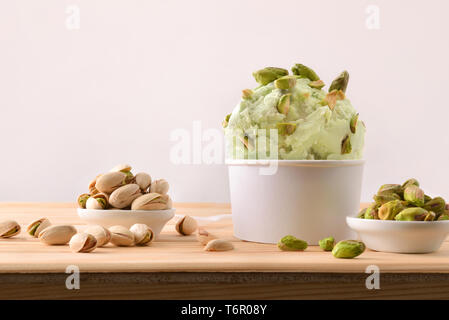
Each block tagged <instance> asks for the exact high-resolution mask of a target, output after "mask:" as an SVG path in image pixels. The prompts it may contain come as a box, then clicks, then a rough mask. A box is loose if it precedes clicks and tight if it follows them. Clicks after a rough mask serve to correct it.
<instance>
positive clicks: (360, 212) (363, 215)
mask: <svg viewBox="0 0 449 320" xmlns="http://www.w3.org/2000/svg"><path fill="white" fill-rule="evenodd" d="M366 210H368V208H363V209H362V210H360V211H359V213H358V214H357V218H360V219H365V213H366Z"/></svg>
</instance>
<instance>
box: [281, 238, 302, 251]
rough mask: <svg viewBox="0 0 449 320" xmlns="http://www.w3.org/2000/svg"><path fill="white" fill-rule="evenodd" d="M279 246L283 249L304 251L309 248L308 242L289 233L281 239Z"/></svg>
mask: <svg viewBox="0 0 449 320" xmlns="http://www.w3.org/2000/svg"><path fill="white" fill-rule="evenodd" d="M278 248H279V249H281V250H283V251H303V250H306V249H307V242H306V241H304V240H301V239H297V238H295V237H294V236H291V235H288V236H285V237H283V238H282V239H281V240H279V242H278Z"/></svg>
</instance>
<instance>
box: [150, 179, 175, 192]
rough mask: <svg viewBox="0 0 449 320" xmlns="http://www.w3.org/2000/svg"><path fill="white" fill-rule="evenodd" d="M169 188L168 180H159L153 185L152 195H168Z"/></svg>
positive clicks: (151, 187) (151, 188)
mask: <svg viewBox="0 0 449 320" xmlns="http://www.w3.org/2000/svg"><path fill="white" fill-rule="evenodd" d="M169 187H170V186H169V185H168V182H167V181H166V180H164V179H159V180H156V181H154V182H153V183H151V186H150V193H159V194H167V192H168V189H169Z"/></svg>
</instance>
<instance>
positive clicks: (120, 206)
mask: <svg viewBox="0 0 449 320" xmlns="http://www.w3.org/2000/svg"><path fill="white" fill-rule="evenodd" d="M88 189H89V192H88V193H84V194H82V195H80V196H79V197H78V199H77V203H78V207H79V208H78V216H79V217H80V218H81V219H82V220H84V221H85V222H87V223H88V224H98V225H101V226H104V227H111V226H115V225H121V226H124V227H128V228H129V227H130V226H132V225H134V224H136V223H142V224H146V225H147V226H149V227H150V228H151V229H152V230H153V233H154V235H155V236H157V235H159V233H160V232H161V230H162V228H163V227H164V226H165V224H166V223H167V222H168V221H169V220H171V219H172V218H173V217H174V215H175V209H174V208H173V202H172V200H171V198H170V196H169V195H168V189H169V185H168V183H167V181H165V180H164V179H160V180H155V181H152V179H151V176H150V175H149V174H147V173H144V172H141V173H137V174H136V175H134V174H133V173H132V172H131V166H129V165H118V166H116V167H114V168H113V169H112V170H111V171H110V172H108V173H105V174H100V175H98V176H97V177H96V178H95V179H93V180H92V181H91V182H90V184H89V187H88Z"/></svg>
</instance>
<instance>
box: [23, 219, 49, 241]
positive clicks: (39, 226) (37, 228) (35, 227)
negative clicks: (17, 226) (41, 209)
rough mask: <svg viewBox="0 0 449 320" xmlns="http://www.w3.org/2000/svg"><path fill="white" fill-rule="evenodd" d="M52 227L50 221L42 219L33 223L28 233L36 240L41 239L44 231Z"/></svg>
mask: <svg viewBox="0 0 449 320" xmlns="http://www.w3.org/2000/svg"><path fill="white" fill-rule="evenodd" d="M49 226H51V223H50V220H48V219H47V218H40V219H38V220H36V221H33V222H31V223H30V224H29V225H28V227H27V233H28V234H29V235H30V236H33V237H35V238H37V237H39V234H40V233H41V231H42V230H44V229H45V228H47V227H49Z"/></svg>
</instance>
